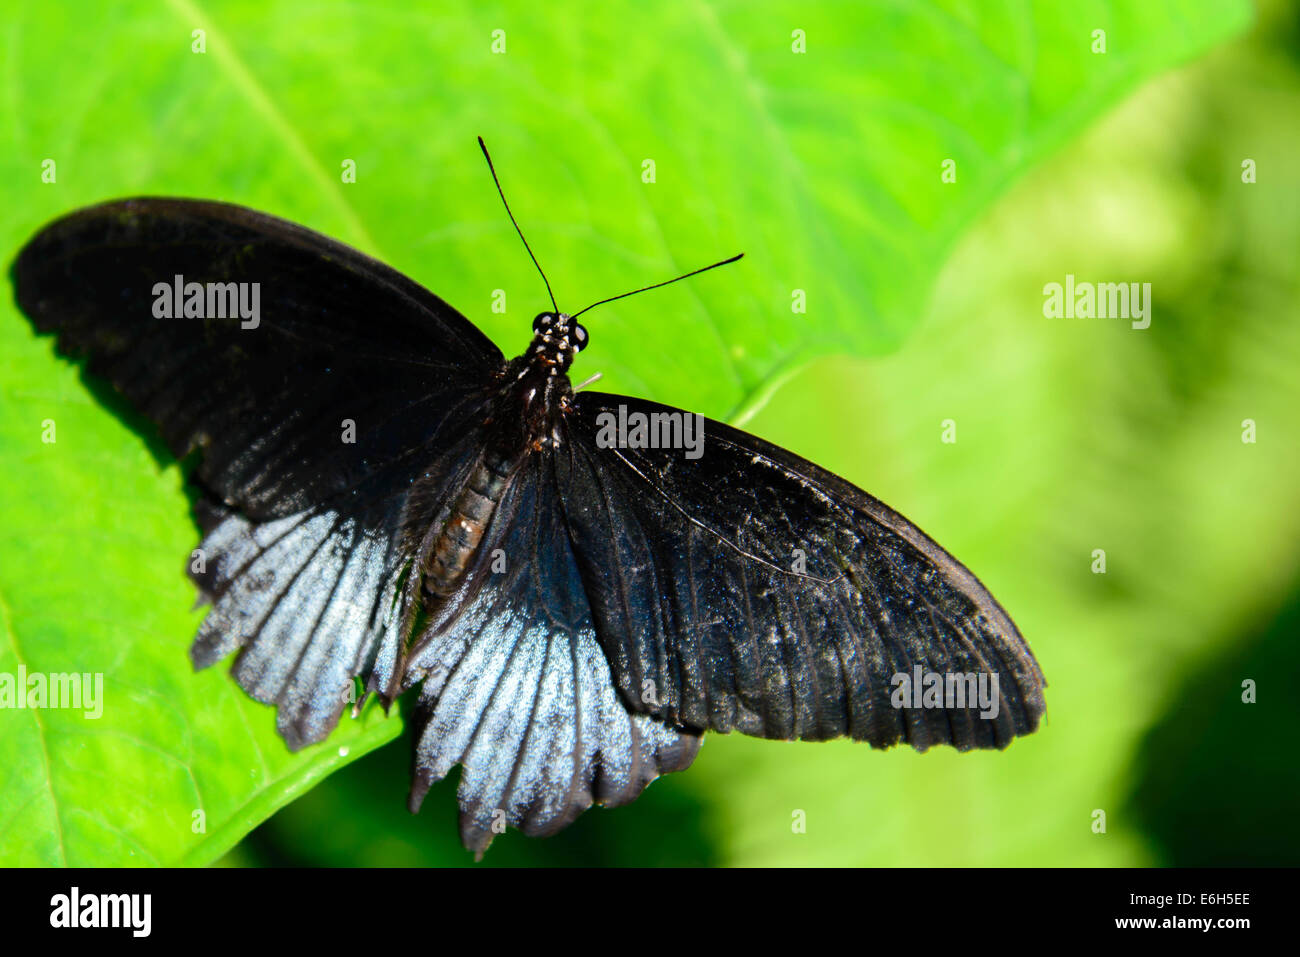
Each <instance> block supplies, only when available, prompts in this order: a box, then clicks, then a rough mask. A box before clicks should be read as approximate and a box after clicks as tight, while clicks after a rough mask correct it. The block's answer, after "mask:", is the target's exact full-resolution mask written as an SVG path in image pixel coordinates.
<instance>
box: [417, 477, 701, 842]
mask: <svg viewBox="0 0 1300 957" xmlns="http://www.w3.org/2000/svg"><path fill="white" fill-rule="evenodd" d="M456 600H457V602H463V610H461V611H460V613H459V614H458V616H457V617H456V618H455V619H454V621H453V622H452V623H451V624H450V625H448V626H442V625H439V624H432V625H431V626H430V627H429V628H428V629H427V630H426V631H425V632H424V633H423V634H421V635H419V636H418V637H417V638H416V640H415V641H414V642H413V644H412V647H411V650H410V652H409V654H408V655H407V656H406V659H405V661H404V663H403V665H402V666H401V667H402V669H403V676H404V677H403V688H406V687H411V686H413V685H414V684H416V683H418V682H423V686H422V688H421V691H420V697H419V703H418V705H417V708H416V715H415V725H416V757H415V780H414V783H413V785H412V790H411V807H412V810H415V809H417V808H418V807H419V805H420V802H421V801H422V800H423V798H424V795H425V792H426V791H428V789H429V787H430V785H431V784H432V783H433V782H434V781H437V780H439V779H441V778H442V777H444V776H445V775H446V774H447V772H448V771H449V770H450V769H451V767H452V766H453V765H455V764H460V765H462V771H461V778H460V789H459V799H460V807H461V818H460V827H461V837H462V840H463V841H464V843H465V846H466V847H467V848H469V849H471V850H473V851H475V852H476V853H478V854H480V855H481V854H482V852H483V851H484V849H486V847H487V845H488V843H489V842H490V841H491V840H492V838H493V836H494V835H495V834H497V833H499V832H500V831H502V830H503V829H504V828H505V827H506V826H507V825H509V826H511V827H517V828H520V829H521V830H523V831H524V833H526V834H529V835H532V836H541V835H547V834H553V833H555V832H556V831H558V830H560V829H561V828H563V827H564V826H566V825H567V824H569V823H570V822H571V821H573V819H574V818H576V817H577V816H578V815H579V814H580V813H581V812H582V811H583V810H585V809H586V808H588V807H590V806H591V804H592V803H599V804H604V805H609V806H613V805H619V804H626V803H628V802H629V801H631V800H633V799H634V798H636V797H637V795H639V794H640V793H641V791H642V789H643V788H645V786H646V785H647V784H649V783H650V781H652V780H654V779H655V778H656V777H657V776H658V775H659V774H661V773H664V772H668V771H678V770H682V769H684V768H686V767H687V766H689V765H690V763H691V761H692V760H693V759H694V757H695V754H696V752H697V750H698V748H699V744H700V738H699V736H698V735H697V734H695V733H692V732H690V731H687V730H685V729H682V728H678V727H674V726H672V725H669V724H666V723H664V722H663V721H660V720H658V719H657V718H654V717H652V716H649V715H645V714H638V713H632V712H629V710H628V708H627V707H626V706H625V705H624V703H623V702H622V700H621V699H620V697H619V695H618V693H617V691H616V689H615V686H614V681H613V677H612V676H611V674H610V670H609V665H608V664H607V662H606V660H605V654H604V652H603V651H602V650H601V647H600V645H599V643H598V642H597V640H596V635H595V632H594V630H593V627H592V618H591V610H590V608H589V607H588V604H587V600H586V598H585V596H584V593H583V582H582V578H581V576H580V574H579V571H578V564H577V561H576V559H575V557H574V553H573V549H572V547H571V546H570V543H569V537H568V532H567V530H566V529H565V525H564V520H563V516H562V513H561V508H560V503H559V497H558V492H557V487H556V476H555V471H554V461H553V458H552V455H551V453H549V452H543V453H538V454H535V455H531V456H529V457H527V458H526V459H525V461H524V464H523V465H522V466H521V467H520V468H519V470H518V471H516V472H515V473H514V475H513V476H512V478H511V479H510V481H509V485H508V486H507V488H506V489H505V491H504V492H503V495H502V499H501V502H500V504H499V505H498V506H497V509H496V511H495V513H494V515H493V517H492V520H491V522H490V525H489V527H488V529H487V531H486V533H485V537H484V539H483V544H482V546H481V549H480V552H479V555H478V561H477V565H476V566H474V567H472V568H471V569H470V570H469V571H468V572H467V574H466V578H465V581H464V584H463V585H462V591H461V593H460V594H459V595H458V596H456Z"/></svg>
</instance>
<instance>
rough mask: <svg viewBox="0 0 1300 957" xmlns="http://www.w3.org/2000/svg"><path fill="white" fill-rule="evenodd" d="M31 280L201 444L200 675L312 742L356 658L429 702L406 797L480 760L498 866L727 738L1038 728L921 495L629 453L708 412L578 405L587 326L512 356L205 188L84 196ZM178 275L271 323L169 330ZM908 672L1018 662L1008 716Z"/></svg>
mask: <svg viewBox="0 0 1300 957" xmlns="http://www.w3.org/2000/svg"><path fill="white" fill-rule="evenodd" d="M12 276H13V280H14V288H15V298H16V300H17V302H18V305H19V308H20V309H21V311H22V312H23V313H24V314H25V315H27V316H28V318H29V319H30V320H31V322H32V324H33V326H34V327H35V328H36V329H37V330H38V331H39V332H42V333H49V334H52V335H54V336H55V337H56V338H57V345H58V350H59V351H60V353H62V354H63V355H66V356H69V357H72V358H76V359H78V360H81V361H84V363H85V371H86V373H87V375H88V376H91V377H96V378H99V379H103V380H107V382H109V383H110V384H111V385H112V386H113V387H114V388H115V389H117V390H118V392H120V393H121V394H122V396H124V397H125V399H126V400H127V401H128V402H129V403H131V404H132V405H133V406H134V407H135V408H136V409H138V410H139V411H140V412H141V413H142V414H143V416H144V417H145V418H146V419H148V420H149V422H150V423H152V425H151V426H149V427H151V428H156V429H157V430H158V433H159V435H160V437H161V438H162V440H163V441H164V442H165V443H166V446H167V447H168V448H169V449H170V451H171V452H172V454H173V455H175V456H176V458H178V459H183V460H187V461H193V463H194V464H193V467H192V471H191V472H190V473H189V476H188V478H189V481H190V482H192V483H193V486H194V487H195V489H196V492H197V495H196V499H197V503H198V504H197V505H196V507H195V515H196V519H197V522H198V525H199V528H200V532H201V535H202V538H201V541H200V544H199V552H200V553H201V554H202V555H203V556H204V558H205V561H204V562H203V563H202V565H201V566H198V565H194V564H191V565H190V566H189V569H188V572H189V575H190V578H191V579H192V580H193V581H194V583H195V585H196V586H197V588H198V591H199V594H200V597H201V598H202V599H203V600H204V601H205V602H207V603H209V604H210V605H211V609H210V611H209V612H208V614H207V616H206V617H205V618H204V620H203V622H202V624H201V626H200V629H199V633H198V635H197V636H196V637H195V639H194V642H193V645H192V647H191V650H190V656H191V659H192V660H193V662H194V664H195V665H196V666H197V667H206V666H209V665H211V664H214V663H215V662H217V661H220V660H222V659H223V658H226V657H227V656H229V655H234V656H235V660H234V665H233V667H232V674H233V676H234V678H235V680H236V681H238V683H239V684H240V686H241V687H243V688H244V689H245V690H246V691H247V692H248V693H249V694H250V695H251V696H253V697H254V698H256V699H257V700H259V701H263V702H267V703H270V704H274V705H275V706H276V708H277V727H278V729H279V730H280V732H281V734H282V735H283V737H284V739H285V741H286V742H287V743H288V744H289V746H290V747H293V748H299V747H304V746H307V745H310V744H315V743H317V742H320V741H322V740H324V739H325V738H326V737H327V736H328V735H329V734H330V732H331V731H332V730H333V729H334V727H335V726H336V725H337V723H338V721H339V720H340V717H341V715H342V714H343V713H345V712H346V710H347V709H346V707H345V705H344V702H345V701H346V700H347V698H348V694H349V692H350V690H351V688H352V687H353V684H354V680H355V679H356V678H360V679H361V680H362V681H363V682H364V684H365V686H366V687H367V689H369V690H370V691H371V692H374V693H376V694H378V695H379V696H380V697H381V698H383V699H384V700H385V701H386V702H388V703H391V702H392V700H394V699H395V698H396V697H397V696H398V695H400V694H403V693H406V692H408V691H409V692H414V693H418V701H417V704H416V707H415V709H414V712H413V725H414V747H415V761H414V775H413V782H412V787H411V793H410V805H411V807H412V809H415V808H417V807H418V806H419V804H420V802H421V801H422V800H423V798H424V796H425V794H426V792H427V791H428V790H429V788H430V787H431V786H432V785H433V783H434V782H436V781H438V780H440V779H441V778H443V777H445V776H446V775H447V774H448V773H449V772H450V771H451V769H452V768H453V767H455V766H457V765H459V766H460V767H461V769H462V770H461V774H460V782H459V790H458V794H459V802H460V807H461V834H462V839H463V841H464V843H465V844H466V846H467V847H469V848H471V849H473V850H474V851H475V852H477V853H481V852H482V850H483V849H484V848H486V847H487V844H488V843H489V842H490V841H491V840H492V838H493V837H494V835H496V834H499V833H501V831H502V830H503V829H504V828H505V827H506V826H511V827H516V828H519V829H521V830H522V831H524V833H526V834H530V835H546V834H552V833H555V832H556V831H557V830H559V829H561V828H563V827H564V826H566V825H567V824H568V823H570V822H572V821H573V820H574V819H575V818H576V817H577V816H578V815H579V814H581V813H582V812H583V811H584V810H585V809H586V808H588V807H590V806H591V805H592V804H604V805H607V806H613V805H620V804H626V803H628V802H630V801H632V800H633V799H635V798H636V797H637V795H638V794H640V792H641V790H642V789H643V788H644V787H645V786H646V785H647V784H649V783H650V782H651V781H653V780H654V779H655V778H656V777H657V776H659V775H660V774H662V773H665V772H668V771H678V770H682V769H684V768H686V767H687V766H689V765H690V763H691V762H692V760H693V759H694V758H695V755H696V753H697V751H698V749H699V747H700V742H701V740H702V737H703V735H704V733H705V732H706V731H710V730H712V731H716V732H721V733H727V732H732V731H738V732H741V733H745V734H751V735H758V736H762V737H766V738H775V739H802V740H822V739H826V738H832V737H837V736H848V737H851V738H853V739H855V740H859V741H865V742H867V743H868V744H870V745H871V746H872V747H877V748H887V747H890V746H892V745H894V744H898V743H906V744H910V745H912V746H913V747H915V748H917V749H919V750H925V749H926V748H928V747H930V746H932V745H934V744H948V745H951V746H953V747H955V748H958V749H959V750H968V749H972V748H1003V747H1006V746H1007V745H1008V744H1009V743H1010V742H1011V741H1012V740H1013V739H1014V738H1015V737H1017V736H1019V735H1024V734H1028V733H1030V732H1032V731H1034V730H1035V729H1036V728H1037V727H1038V724H1039V721H1040V718H1041V716H1042V714H1043V713H1044V709H1045V704H1044V699H1043V687H1044V680H1043V676H1042V672H1041V670H1040V669H1039V667H1038V663H1037V661H1036V660H1035V659H1034V656H1033V654H1032V653H1031V652H1030V649H1029V647H1028V645H1027V643H1026V642H1025V641H1024V639H1023V637H1022V636H1021V635H1020V632H1019V630H1018V629H1017V628H1016V626H1015V624H1014V623H1013V622H1012V621H1011V618H1010V617H1009V616H1008V615H1007V614H1006V612H1005V611H1004V610H1003V608H1002V606H1001V605H999V604H998V602H997V601H996V600H994V598H993V596H992V595H991V594H990V593H989V592H988V590H987V589H986V588H985V587H984V586H983V584H982V583H980V581H979V580H978V579H977V578H976V577H975V576H974V575H973V574H972V573H971V572H970V571H969V570H967V569H966V568H965V567H964V566H963V565H961V564H960V563H959V562H958V561H957V560H956V559H955V558H953V557H952V556H951V555H949V554H948V553H947V552H946V551H945V550H944V549H943V548H941V547H940V546H939V545H938V544H937V543H935V542H934V541H933V540H932V539H930V538H929V537H928V536H926V535H925V534H924V533H923V532H921V530H920V529H918V528H917V527H916V526H915V525H913V524H912V523H911V522H910V521H908V520H907V519H906V518H904V517H903V516H901V515H900V514H898V513H897V512H895V511H893V510H892V509H890V508H889V507H887V506H886V505H884V504H883V503H881V502H880V501H878V500H876V499H875V498H873V497H872V496H870V495H868V494H867V493H866V492H864V491H863V490H862V489H860V488H857V487H856V486H854V485H852V484H850V483H849V482H847V481H845V480H844V479H842V478H839V477H838V476H835V475H833V474H831V473H830V472H828V471H826V470H825V469H822V468H819V467H818V466H817V465H815V464H814V463H811V462H808V461H806V460H804V459H802V458H800V457H799V456H797V455H794V454H793V453H791V452H788V451H786V450H784V449H781V448H779V447H777V446H775V445H772V444H770V443H767V442H764V441H763V440H762V439H759V438H756V437H755V436H752V435H748V434H746V433H744V432H741V431H740V430H738V429H735V428H732V427H730V426H728V425H726V424H725V423H721V422H717V421H713V420H708V419H703V417H700V418H701V421H702V422H703V436H704V443H703V447H702V455H698V456H695V455H691V456H687V455H684V454H683V452H682V450H681V449H678V448H671V447H662V448H661V447H658V446H654V447H644V446H641V447H637V446H635V445H634V444H631V443H629V444H627V445H623V444H619V445H617V446H614V447H611V446H610V445H609V443H608V442H605V441H603V440H602V439H601V437H600V436H601V434H602V431H603V426H602V424H601V423H602V422H604V421H615V420H617V421H619V422H621V421H623V420H624V419H630V418H632V417H643V418H645V417H648V418H650V419H651V420H654V417H659V420H660V421H667V420H668V419H669V418H671V417H676V418H677V420H681V419H682V417H683V416H686V415H690V413H685V412H683V411H682V410H680V409H671V408H669V407H666V406H661V405H658V404H656V403H653V402H649V401H647V400H643V399H638V398H634V397H630V396H620V395H611V394H603V393H596V392H591V391H588V390H584V391H582V392H580V393H575V391H574V389H573V387H572V385H571V384H570V382H569V378H568V370H569V368H570V366H571V364H572V362H573V360H574V358H575V357H576V356H577V354H578V353H579V352H580V351H581V350H582V349H583V348H584V347H586V346H587V339H588V337H587V332H586V330H585V329H584V328H583V327H582V326H581V325H580V324H579V323H578V322H577V321H576V316H577V315H578V313H575V314H574V316H572V317H571V316H568V315H566V314H564V313H563V312H561V311H560V310H559V308H558V307H557V308H556V309H555V310H554V311H553V312H545V313H542V314H540V315H538V316H537V318H536V319H535V320H534V323H533V338H532V341H531V342H530V344H529V347H528V349H527V350H525V352H524V353H523V354H522V355H521V356H519V357H517V358H515V359H513V360H510V361H506V359H505V357H504V356H503V355H502V353H501V351H500V350H499V349H498V348H497V347H496V346H495V345H494V344H493V343H492V342H491V341H490V340H489V339H488V338H487V337H486V336H484V335H483V334H482V333H481V332H480V331H479V330H478V329H477V328H476V327H475V326H474V325H473V324H472V323H471V322H470V321H469V320H468V319H466V318H465V317H464V316H463V315H461V314H460V313H459V312H457V311H456V310H455V309H453V308H452V307H451V306H449V305H448V304H447V303H445V302H444V301H442V300H441V299H439V298H438V297H437V296H435V295H433V294H432V293H431V292H429V291H428V290H426V289H424V288H423V287H422V286H420V285H419V284H417V283H415V282H414V281H412V280H411V279H408V278H407V277H405V276H403V275H401V274H400V273H398V272H396V271H395V270H393V269H391V268H389V267H387V266H385V265H383V264H382V263H379V262H377V261H376V260H374V259H371V258H370V257H367V256H365V255H363V254H361V253H359V252H357V251H355V250H353V249H350V248H348V247H346V246H344V245H342V244H340V243H337V242H335V241H333V240H331V239H328V238H327V237H324V236H322V235H320V234H317V233H315V232H312V231H311V230H308V229H305V228H304V227H301V226H298V225H295V224H293V223H289V222H286V221H284V220H281V219H277V218H275V217H272V216H268V215H266V214H263V213H259V212H255V211H253V210H249V209H244V208H242V207H238V206H232V205H228V204H224V203H216V202H206V201H195V200H185V199H164V198H141V199H131V200H122V201H118V202H113V203H107V204H104V205H101V206H96V207H90V208H87V209H83V210H78V211H76V212H73V213H71V214H69V215H68V216H66V217H64V218H62V219H60V220H57V221H55V222H54V223H51V224H49V225H48V226H46V227H45V228H44V229H42V230H41V231H40V232H39V233H37V235H36V236H34V237H33V238H32V240H31V241H30V242H29V243H28V244H27V246H25V247H24V248H23V250H22V251H21V252H20V253H19V255H18V258H17V259H16V260H15V262H14V265H13V268H12ZM182 276H183V277H186V278H187V279H188V278H190V277H194V278H195V279H196V280H197V281H198V282H207V283H209V284H229V283H236V284H241V283H247V284H250V285H251V284H254V283H259V284H260V300H259V301H260V303H261V318H260V322H256V323H248V324H242V325H241V323H240V321H239V319H238V318H235V319H228V318H225V317H224V316H223V315H216V316H214V315H203V314H198V315H193V316H191V315H189V313H188V311H187V313H186V315H185V316H184V317H176V318H172V317H171V314H169V315H168V316H167V317H166V318H164V317H162V316H160V315H159V312H158V310H157V309H156V308H155V305H156V304H155V296H157V295H158V294H159V293H158V290H160V289H161V290H162V291H163V292H166V293H168V295H170V292H169V291H170V290H172V289H173V288H176V287H179V286H180V285H181V277H182ZM650 288H653V287H650ZM616 298H617V297H616ZM588 308H591V307H588ZM583 311H585V310H581V311H580V312H583ZM145 424H146V425H148V424H149V423H145ZM341 425H342V426H344V427H343V428H340V426H341ZM914 671H915V672H916V673H917V674H922V675H925V676H929V675H932V674H934V675H940V676H943V675H947V676H949V677H951V676H952V675H954V674H955V675H959V676H960V675H965V676H968V677H971V678H972V679H973V678H974V677H975V676H992V677H994V678H1000V681H999V682H995V683H994V684H993V689H994V694H993V696H992V700H991V702H990V703H989V707H987V708H984V709H981V708H979V707H975V706H974V705H972V704H971V702H970V701H969V700H966V699H963V703H961V704H958V705H956V706H946V707H943V708H937V709H932V708H928V707H927V708H918V707H912V706H909V705H908V701H910V700H912V699H911V698H910V697H909V698H907V699H906V700H904V699H902V698H899V697H895V696H894V695H893V694H892V693H891V692H892V691H893V689H894V686H895V684H896V683H897V681H898V680H899V678H900V676H902V677H907V676H910V675H912V674H913V673H914ZM970 687H972V688H973V687H974V685H973V684H972V685H970Z"/></svg>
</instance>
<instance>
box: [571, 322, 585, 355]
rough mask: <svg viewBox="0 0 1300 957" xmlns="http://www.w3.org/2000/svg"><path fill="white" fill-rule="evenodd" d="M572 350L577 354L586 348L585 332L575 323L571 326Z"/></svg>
mask: <svg viewBox="0 0 1300 957" xmlns="http://www.w3.org/2000/svg"><path fill="white" fill-rule="evenodd" d="M573 348H574V349H576V350H577V351H578V352H581V351H582V350H583V349H585V348H587V330H586V329H584V328H583V327H582V325H581V324H580V323H577V322H575V323H574V324H573Z"/></svg>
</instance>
